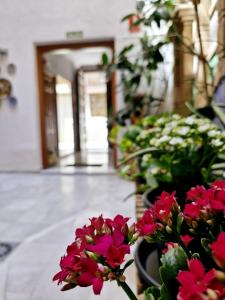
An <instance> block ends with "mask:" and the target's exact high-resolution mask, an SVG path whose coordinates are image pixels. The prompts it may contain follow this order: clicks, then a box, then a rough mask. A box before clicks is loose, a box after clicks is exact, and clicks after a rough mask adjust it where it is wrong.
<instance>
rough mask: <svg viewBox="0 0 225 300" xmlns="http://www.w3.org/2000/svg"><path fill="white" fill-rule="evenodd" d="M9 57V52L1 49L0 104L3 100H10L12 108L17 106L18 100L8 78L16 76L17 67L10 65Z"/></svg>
mask: <svg viewBox="0 0 225 300" xmlns="http://www.w3.org/2000/svg"><path fill="white" fill-rule="evenodd" d="M8 56H9V52H8V50H7V49H1V48H0V75H1V77H0V104H1V102H2V101H3V100H8V103H9V105H10V106H16V105H17V99H16V97H14V96H13V95H12V90H13V88H12V83H11V81H10V80H9V79H7V78H6V77H8V76H13V75H15V74H16V65H15V64H14V63H8ZM7 75H8V76H7Z"/></svg>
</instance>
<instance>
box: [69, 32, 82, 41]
mask: <svg viewBox="0 0 225 300" xmlns="http://www.w3.org/2000/svg"><path fill="white" fill-rule="evenodd" d="M83 37H84V33H83V31H68V32H66V38H67V40H80V39H82V38H83Z"/></svg>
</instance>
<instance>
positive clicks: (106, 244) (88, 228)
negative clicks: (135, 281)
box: [53, 215, 137, 299]
mask: <svg viewBox="0 0 225 300" xmlns="http://www.w3.org/2000/svg"><path fill="white" fill-rule="evenodd" d="M128 220H129V218H124V217H122V216H120V215H117V216H116V217H115V218H114V219H113V220H111V219H108V218H103V217H102V216H99V217H98V218H92V219H90V224H89V225H85V226H84V227H83V228H79V229H77V230H76V236H75V241H74V242H73V243H72V244H71V245H69V246H68V247H67V254H66V255H65V256H63V257H62V258H61V261H60V267H61V271H60V272H59V273H57V274H56V275H55V276H54V278H53V280H58V283H59V284H60V283H63V282H64V283H66V284H65V285H64V286H63V288H62V290H63V291H65V290H68V289H72V288H75V287H76V286H81V287H87V286H92V287H93V291H94V293H95V294H96V295H98V294H100V292H101V289H102V286H103V283H104V282H105V281H108V280H110V281H112V280H116V281H117V283H118V285H119V286H121V287H122V288H123V289H124V290H125V292H126V293H127V294H128V296H129V298H130V299H136V297H135V295H134V294H133V293H132V291H131V290H130V288H129V287H128V286H127V284H126V282H125V276H124V271H125V270H126V268H127V267H128V266H129V265H130V264H131V263H132V262H133V260H130V261H128V262H127V263H126V264H125V265H124V266H123V267H122V264H123V262H124V260H125V256H126V254H129V253H130V246H131V245H132V244H133V243H134V242H135V240H136V238H137V234H136V230H135V225H132V226H130V227H129V226H128V224H127V222H128Z"/></svg>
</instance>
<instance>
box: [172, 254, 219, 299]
mask: <svg viewBox="0 0 225 300" xmlns="http://www.w3.org/2000/svg"><path fill="white" fill-rule="evenodd" d="M188 267H189V271H180V272H179V273H178V276H177V280H178V281H179V282H180V284H181V287H180V288H179V293H178V297H177V299H178V300H202V299H209V298H206V295H207V294H206V293H207V289H208V288H209V287H210V284H211V283H212V282H213V280H214V279H215V270H214V269H212V270H210V271H209V272H207V273H205V270H204V267H203V265H202V263H201V262H200V261H199V260H197V259H191V260H189V262H188Z"/></svg>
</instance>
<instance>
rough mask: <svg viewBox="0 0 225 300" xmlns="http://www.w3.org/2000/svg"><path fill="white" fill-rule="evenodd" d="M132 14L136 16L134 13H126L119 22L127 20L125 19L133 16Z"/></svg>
mask: <svg viewBox="0 0 225 300" xmlns="http://www.w3.org/2000/svg"><path fill="white" fill-rule="evenodd" d="M134 16H136V14H135V13H132V14H128V15H126V16H124V17H123V18H122V19H121V22H124V21H127V20H129V19H130V18H131V17H134Z"/></svg>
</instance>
